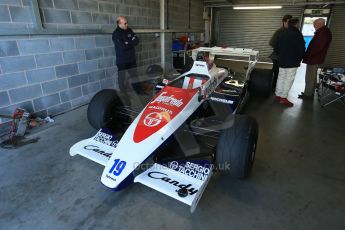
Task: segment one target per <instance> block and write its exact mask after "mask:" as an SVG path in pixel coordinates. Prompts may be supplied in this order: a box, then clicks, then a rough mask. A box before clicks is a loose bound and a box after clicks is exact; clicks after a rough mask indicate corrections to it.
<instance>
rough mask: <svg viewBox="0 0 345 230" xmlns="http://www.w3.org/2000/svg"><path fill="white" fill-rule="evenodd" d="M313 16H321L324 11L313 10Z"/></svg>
mask: <svg viewBox="0 0 345 230" xmlns="http://www.w3.org/2000/svg"><path fill="white" fill-rule="evenodd" d="M311 14H314V15H315V14H316V15H321V14H322V10H311Z"/></svg>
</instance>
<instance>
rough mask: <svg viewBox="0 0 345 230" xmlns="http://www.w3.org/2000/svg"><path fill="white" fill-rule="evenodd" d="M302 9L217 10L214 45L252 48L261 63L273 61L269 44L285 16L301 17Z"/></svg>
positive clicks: (215, 12) (301, 7)
mask: <svg viewBox="0 0 345 230" xmlns="http://www.w3.org/2000/svg"><path fill="white" fill-rule="evenodd" d="M303 9H304V8H303V6H297V7H296V6H294V7H283V8H282V9H275V10H233V9H232V8H223V9H219V8H215V11H214V24H213V25H214V27H213V28H214V30H213V41H214V42H215V44H216V45H217V46H223V45H226V46H230V47H240V48H252V49H255V50H258V51H259V60H260V61H271V60H270V59H269V58H268V56H269V55H270V54H271V53H272V48H271V47H270V46H269V45H268V43H269V40H270V38H271V36H272V34H273V33H274V31H275V30H276V29H278V28H279V27H280V26H281V25H282V22H281V19H282V17H283V16H284V15H285V14H291V15H292V16H293V17H298V18H301V17H302V13H303Z"/></svg>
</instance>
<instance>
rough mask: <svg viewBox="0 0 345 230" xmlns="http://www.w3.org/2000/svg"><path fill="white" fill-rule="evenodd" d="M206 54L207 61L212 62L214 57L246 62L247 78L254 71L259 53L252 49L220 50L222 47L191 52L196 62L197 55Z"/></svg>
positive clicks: (202, 48) (200, 48)
mask: <svg viewBox="0 0 345 230" xmlns="http://www.w3.org/2000/svg"><path fill="white" fill-rule="evenodd" d="M200 52H208V53H209V59H210V60H212V61H213V60H214V58H215V56H217V57H219V56H222V58H226V59H230V60H242V61H246V62H248V68H247V70H246V76H249V74H250V72H251V71H252V70H253V69H254V66H255V64H256V63H257V61H258V57H259V51H257V50H253V49H244V48H231V47H228V48H222V47H217V46H214V47H199V48H197V49H193V50H192V58H193V60H194V61H195V60H197V56H198V53H200Z"/></svg>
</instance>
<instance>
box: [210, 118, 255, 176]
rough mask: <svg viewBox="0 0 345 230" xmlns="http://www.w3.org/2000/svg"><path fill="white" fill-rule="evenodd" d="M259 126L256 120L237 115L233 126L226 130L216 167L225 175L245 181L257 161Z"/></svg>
mask: <svg viewBox="0 0 345 230" xmlns="http://www.w3.org/2000/svg"><path fill="white" fill-rule="evenodd" d="M257 139H258V124H257V122H256V120H255V119H253V118H251V117H249V116H245V115H237V116H235V120H234V123H233V126H232V127H230V128H227V129H224V130H223V131H222V133H221V135H220V138H219V141H218V146H217V151H216V167H217V168H218V170H219V171H221V173H223V174H230V175H231V176H232V177H235V178H239V179H245V178H246V177H248V175H249V173H250V171H251V168H252V166H253V163H254V159H255V151H256V142H257Z"/></svg>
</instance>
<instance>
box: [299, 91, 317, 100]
mask: <svg viewBox="0 0 345 230" xmlns="http://www.w3.org/2000/svg"><path fill="white" fill-rule="evenodd" d="M298 98H299V99H313V98H314V95H311V96H307V95H305V94H304V93H303V92H302V93H301V94H300V95H298Z"/></svg>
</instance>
